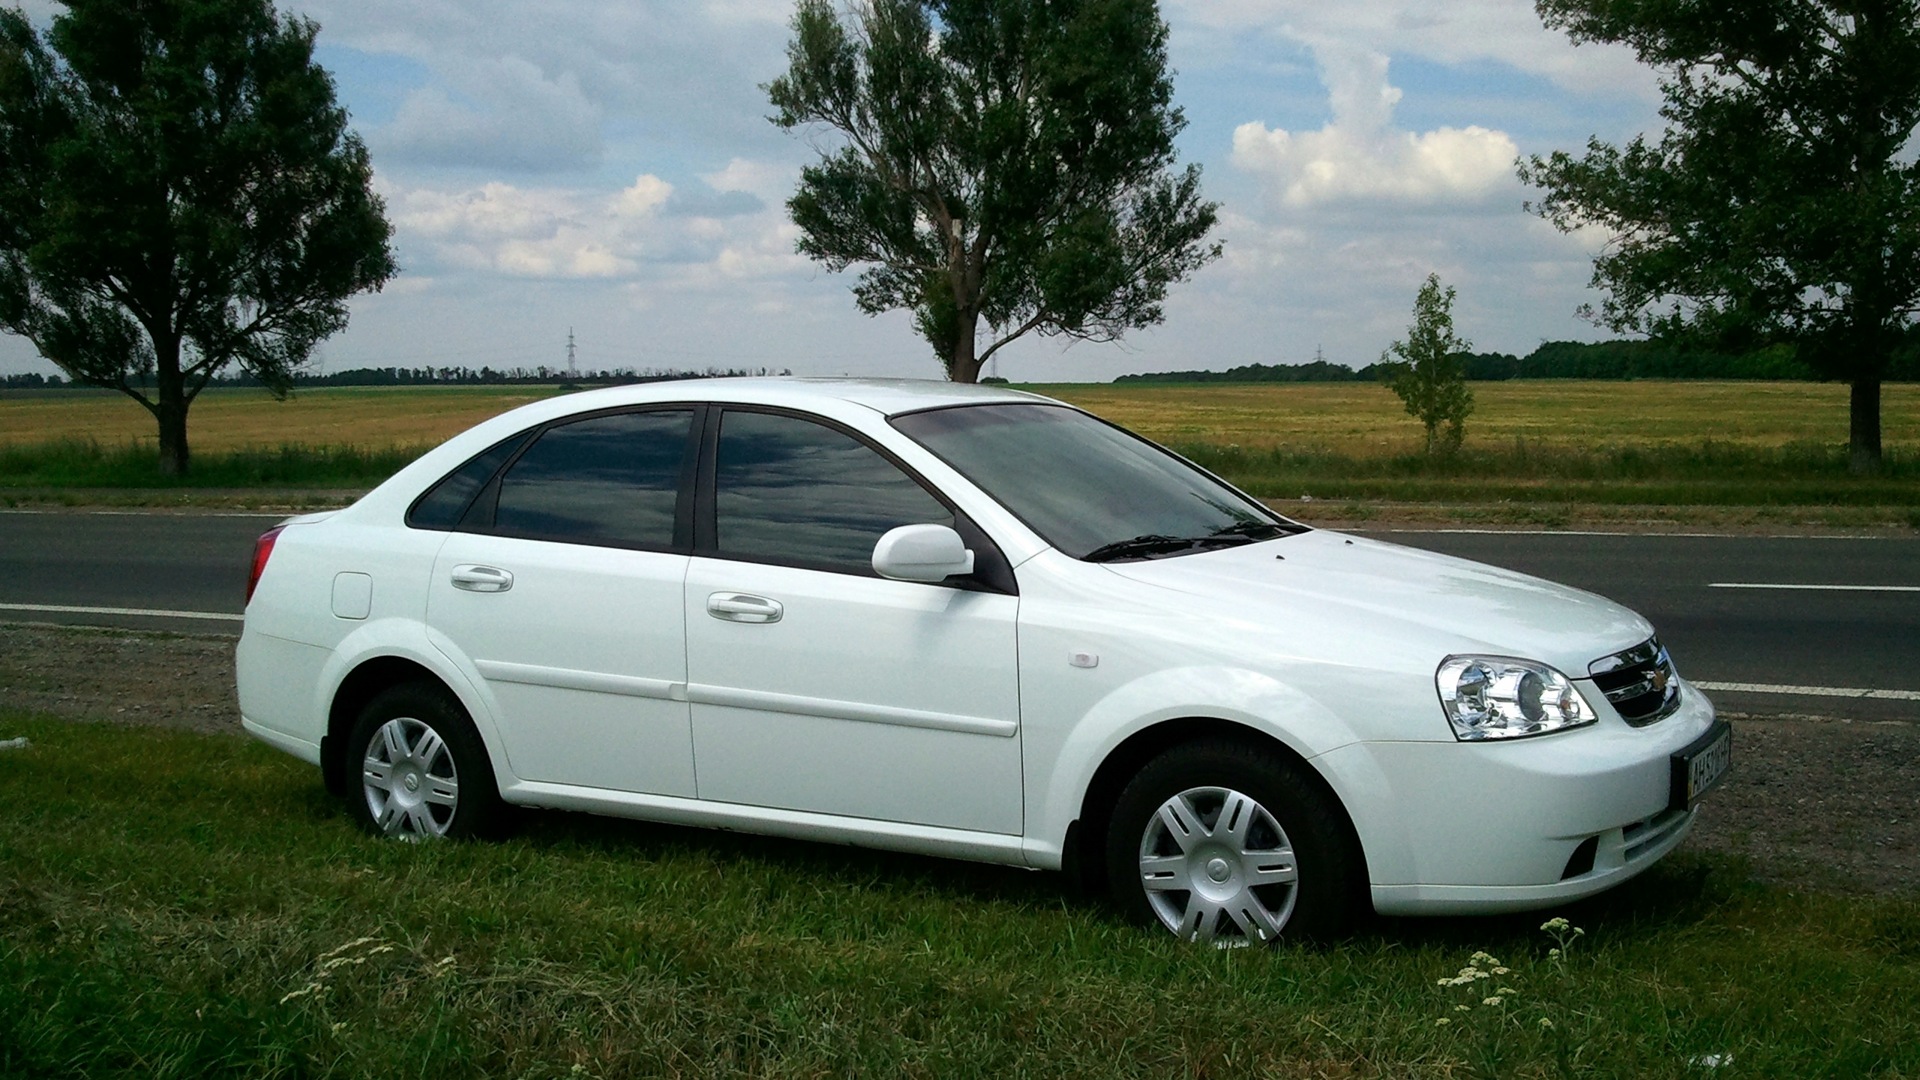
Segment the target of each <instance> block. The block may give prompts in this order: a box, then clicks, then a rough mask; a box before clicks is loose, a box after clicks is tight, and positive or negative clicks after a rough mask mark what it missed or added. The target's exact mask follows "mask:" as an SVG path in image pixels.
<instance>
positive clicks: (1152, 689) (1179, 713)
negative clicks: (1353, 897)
mask: <svg viewBox="0 0 1920 1080" xmlns="http://www.w3.org/2000/svg"><path fill="white" fill-rule="evenodd" d="M1192 719H1210V720H1224V721H1227V722H1230V723H1235V724H1240V725H1243V726H1245V727H1247V728H1249V729H1251V730H1253V731H1257V732H1259V733H1261V734H1263V735H1266V736H1268V737H1270V738H1272V739H1274V740H1275V741H1277V742H1279V743H1281V744H1282V745H1284V746H1286V747H1287V748H1288V749H1290V750H1292V751H1293V752H1294V753H1296V754H1298V755H1299V756H1300V757H1302V758H1304V759H1306V760H1307V761H1309V762H1311V761H1312V760H1313V759H1314V758H1316V757H1318V756H1320V755H1321V754H1324V753H1327V752H1328V751H1331V750H1334V749H1337V748H1339V747H1342V746H1345V745H1348V744H1350V743H1353V742H1356V741H1358V739H1357V736H1356V735H1355V733H1354V732H1353V730H1352V729H1351V728H1350V727H1349V726H1348V724H1347V723H1346V721H1344V720H1343V719H1341V717H1340V716H1339V715H1338V714H1336V713H1335V712H1334V711H1333V710H1332V709H1329V708H1328V707H1327V706H1325V705H1324V704H1322V703H1321V702H1320V701H1318V700H1317V699H1315V698H1314V697H1313V696H1312V695H1310V694H1307V693H1305V692H1304V691H1301V690H1299V689H1298V688H1296V687H1293V686H1289V685H1287V684H1285V683H1282V682H1280V681H1279V680H1278V679H1275V678H1273V677H1272V676H1270V675H1264V674H1261V673H1260V672H1257V671H1250V670H1247V669H1244V668H1235V667H1224V666H1192V667H1179V668H1168V669H1163V670H1161V671H1157V672H1154V673H1152V674H1149V675H1144V676H1142V677H1140V678H1137V679H1134V680H1131V681H1129V682H1127V683H1124V684H1122V685H1120V686H1118V687H1115V688H1114V689H1113V690H1112V691H1110V692H1109V693H1107V694H1106V695H1105V696H1103V697H1101V698H1100V699H1098V700H1097V701H1095V702H1094V703H1093V704H1092V706H1091V707H1090V708H1088V709H1087V710H1086V712H1085V713H1084V714H1083V715H1081V716H1079V717H1051V718H1049V720H1050V723H1047V724H1029V725H1028V745H1029V747H1030V748H1032V746H1033V743H1035V742H1042V743H1045V742H1049V741H1051V740H1050V739H1049V738H1048V736H1049V735H1051V734H1053V733H1054V732H1056V731H1057V732H1058V734H1059V737H1060V741H1059V742H1058V744H1057V746H1056V747H1054V748H1053V750H1054V752H1053V753H1052V754H1051V755H1047V754H1044V753H1042V754H1035V755H1034V756H1032V757H1030V758H1029V761H1038V762H1041V763H1042V764H1041V768H1043V769H1044V770H1045V772H1044V774H1043V775H1040V776H1030V778H1029V779H1030V780H1035V781H1037V783H1030V784H1029V786H1028V790H1029V791H1033V792H1036V793H1038V796H1039V797H1038V799H1037V805H1035V804H1030V805H1029V806H1028V807H1027V820H1028V822H1029V823H1030V826H1029V828H1028V830H1027V857H1028V859H1029V861H1030V862H1031V863H1033V864H1034V865H1036V866H1041V867H1044V868H1048V869H1057V868H1058V867H1059V866H1060V862H1061V858H1062V855H1063V853H1064V851H1065V846H1066V836H1067V827H1068V826H1069V825H1071V824H1073V822H1074V820H1075V819H1077V818H1078V817H1079V816H1080V810H1081V806H1082V804H1083V802H1084V801H1085V799H1086V794H1087V790H1088V789H1089V788H1090V787H1091V786H1092V784H1093V779H1094V775H1095V774H1096V773H1097V772H1099V770H1100V766H1101V765H1102V764H1103V763H1105V762H1106V760H1107V759H1108V758H1109V757H1110V756H1111V755H1112V754H1113V752H1114V750H1115V749H1117V748H1118V747H1119V746H1120V745H1121V744H1122V743H1124V742H1126V741H1127V740H1128V739H1130V738H1132V737H1133V736H1134V735H1137V734H1139V733H1140V732H1142V731H1145V730H1147V729H1148V728H1151V727H1153V726H1155V725H1157V724H1163V723H1167V722H1169V721H1174V720H1192ZM1036 729H1038V730H1036ZM1050 729H1051V730H1050ZM1323 775H1324V774H1323ZM1327 779H1328V782H1329V783H1330V784H1331V783H1333V778H1332V777H1328V778H1327ZM1335 790H1336V793H1339V794H1341V797H1342V799H1343V801H1344V799H1345V794H1344V793H1340V792H1339V790H1338V787H1337V786H1336V788H1335Z"/></svg>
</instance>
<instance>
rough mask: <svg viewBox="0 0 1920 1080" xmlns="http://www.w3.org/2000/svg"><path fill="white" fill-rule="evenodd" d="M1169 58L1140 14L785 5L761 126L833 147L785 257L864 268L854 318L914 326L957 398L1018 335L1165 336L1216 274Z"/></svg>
mask: <svg viewBox="0 0 1920 1080" xmlns="http://www.w3.org/2000/svg"><path fill="white" fill-rule="evenodd" d="M1166 42H1167V28H1166V24H1164V23H1163V22H1161V21H1160V15H1159V11H1158V9H1157V7H1156V5H1155V3H1154V2H1153V0H871V2H870V3H863V4H861V5H860V6H858V7H857V8H855V9H853V11H852V12H851V13H850V14H849V15H848V16H847V18H846V20H845V21H843V20H842V18H841V16H840V15H839V14H837V13H836V12H835V10H834V8H833V6H832V4H831V2H830V0H800V3H799V7H798V10H797V11H796V13H795V15H794V19H793V40H792V43H791V44H790V45H789V46H788V49H787V55H788V58H789V61H790V67H789V70H788V71H787V73H786V74H785V75H783V76H781V77H780V78H778V79H775V80H774V81H773V82H772V83H770V84H768V86H767V87H766V89H767V92H768V96H769V97H770V98H771V99H772V102H773V105H774V107H775V109H776V110H777V112H776V113H775V115H774V116H773V117H772V118H771V119H772V120H773V122H774V123H775V124H777V125H779V126H780V127H781V128H783V129H787V130H792V129H794V128H798V127H802V126H810V125H823V126H824V127H826V128H830V129H832V131H834V132H836V133H837V134H838V136H839V137H840V139H841V140H842V143H841V145H839V146H838V148H837V149H826V150H822V151H821V156H820V159H819V161H818V162H817V163H815V164H813V165H810V166H808V167H807V168H806V169H804V170H803V171H802V173H801V177H800V187H799V190H798V192H797V193H796V194H795V195H794V196H793V198H792V199H791V200H790V201H789V202H788V203H787V208H788V210H789V211H790V212H791V213H792V215H793V220H794V223H795V224H796V225H798V226H799V227H800V234H801V235H800V240H799V242H798V245H797V247H798V250H799V251H800V252H801V253H802V254H805V255H809V256H812V257H813V258H815V259H818V260H819V261H820V262H822V263H824V264H825V265H826V266H827V268H828V269H830V270H832V271H834V272H836V273H837V272H840V271H843V270H846V269H847V268H849V267H852V266H856V265H858V266H863V267H865V269H864V270H863V271H862V273H861V275H860V280H859V284H858V285H856V286H855V288H854V296H855V298H856V301H857V302H858V304H859V306H860V309H861V310H862V311H865V312H867V313H868V314H870V315H877V314H879V313H881V312H884V311H889V310H892V309H895V308H908V309H911V310H912V311H913V312H914V319H915V324H916V326H917V328H918V329H919V332H920V334H921V335H922V336H923V337H925V338H926V340H927V341H928V343H929V344H931V345H932V346H933V350H934V353H935V355H937V356H938V357H939V358H940V360H941V362H942V363H943V364H944V365H945V367H946V370H947V374H948V376H949V377H950V378H952V379H953V380H954V381H956V382H973V381H974V380H975V379H976V378H977V377H978V375H979V372H980V369H981V367H982V365H984V364H985V363H986V361H987V360H988V358H990V357H991V356H992V355H993V354H994V353H995V352H996V351H998V350H999V349H1000V348H1002V347H1003V346H1005V345H1006V344H1007V343H1008V342H1011V341H1014V340H1015V339H1017V338H1019V337H1021V336H1023V335H1025V334H1028V333H1035V332H1037V333H1039V334H1042V335H1064V336H1067V337H1070V338H1077V339H1082V340H1092V341H1113V340H1118V339H1119V338H1120V337H1121V336H1122V335H1123V334H1124V333H1125V332H1126V331H1127V330H1130V329H1134V328H1137V327H1142V326H1149V325H1153V324H1155V323H1158V322H1160V321H1161V320H1162V317H1163V316H1162V311H1161V304H1162V302H1163V300H1164V299H1165V297H1166V293H1167V287H1168V286H1169V285H1171V284H1173V283H1175V282H1178V281H1180V280H1182V279H1184V278H1185V277H1187V276H1188V275H1189V274H1191V273H1192V272H1193V271H1195V270H1197V269H1198V268H1199V267H1201V266H1203V265H1205V264H1206V263H1207V262H1209V261H1211V260H1212V259H1214V258H1216V257H1217V256H1218V255H1219V254H1220V247H1219V245H1218V244H1211V245H1210V244H1208V243H1206V236H1207V233H1208V232H1209V231H1210V230H1211V229H1212V228H1213V225H1214V220H1215V206H1214V204H1213V203H1210V202H1206V201H1205V200H1203V199H1202V198H1201V197H1200V170H1199V168H1198V167H1197V166H1188V167H1187V168H1185V169H1183V170H1177V171H1176V168H1175V160H1174V148H1173V139H1174V136H1175V135H1176V134H1177V133H1178V132H1179V131H1180V130H1181V128H1183V127H1184V126H1185V124H1186V120H1185V118H1184V116H1183V115H1182V114H1181V111H1180V110H1179V109H1177V108H1175V107H1173V105H1172V104H1171V102H1172V97H1173V83H1172V79H1171V77H1170V75H1169V73H1168V70H1167V50H1166ZM982 322H984V323H985V324H986V326H987V328H988V329H989V331H990V335H989V341H988V343H987V345H986V347H985V348H984V349H982V348H980V342H979V334H980V324H981V323H982Z"/></svg>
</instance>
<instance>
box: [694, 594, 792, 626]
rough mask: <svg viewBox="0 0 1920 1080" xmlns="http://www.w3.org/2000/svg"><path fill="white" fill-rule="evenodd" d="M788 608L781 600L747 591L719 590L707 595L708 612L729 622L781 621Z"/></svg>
mask: <svg viewBox="0 0 1920 1080" xmlns="http://www.w3.org/2000/svg"><path fill="white" fill-rule="evenodd" d="M785 611H786V609H785V608H783V607H781V606H780V601H778V600H769V599H767V598H766V597H764V596H752V595H749V594H747V593H731V592H717V593H714V594H713V595H712V596H709V597H707V614H709V615H711V616H713V617H714V618H716V619H725V620H727V621H728V622H744V623H772V622H779V621H780V616H781V615H783V614H785Z"/></svg>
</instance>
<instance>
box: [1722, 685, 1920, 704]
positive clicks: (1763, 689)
mask: <svg viewBox="0 0 1920 1080" xmlns="http://www.w3.org/2000/svg"><path fill="white" fill-rule="evenodd" d="M1693 685H1695V686H1697V687H1699V688H1700V689H1702V690H1713V691H1727V692H1730V693H1737V694H1787V695H1792V696H1794V697H1844V698H1871V699H1872V700H1874V701H1920V690H1868V689H1865V688H1863V687H1857V686H1775V685H1773V684H1772V683H1750V682H1695V683H1694V684H1693Z"/></svg>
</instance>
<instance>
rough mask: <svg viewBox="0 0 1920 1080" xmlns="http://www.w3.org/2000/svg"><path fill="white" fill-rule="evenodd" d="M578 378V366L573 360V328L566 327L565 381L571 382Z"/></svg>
mask: <svg viewBox="0 0 1920 1080" xmlns="http://www.w3.org/2000/svg"><path fill="white" fill-rule="evenodd" d="M579 377H580V365H579V364H578V363H575V362H574V359H573V327H571V326H569V327H567V379H568V380H569V381H572V380H574V379H578V378H579Z"/></svg>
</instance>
